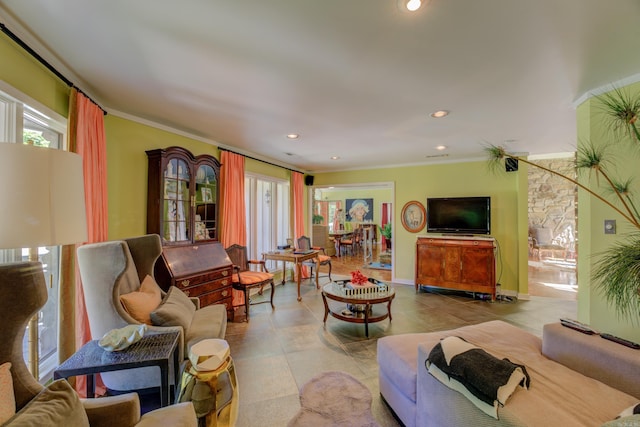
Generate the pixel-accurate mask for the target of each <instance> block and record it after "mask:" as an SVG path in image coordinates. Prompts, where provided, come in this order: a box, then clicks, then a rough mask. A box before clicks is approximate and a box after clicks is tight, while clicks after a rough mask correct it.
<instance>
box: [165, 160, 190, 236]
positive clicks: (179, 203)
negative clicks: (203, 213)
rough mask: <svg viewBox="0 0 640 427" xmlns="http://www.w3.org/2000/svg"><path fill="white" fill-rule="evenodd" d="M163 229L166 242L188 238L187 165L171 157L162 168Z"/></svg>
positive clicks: (188, 179) (188, 178)
mask: <svg viewBox="0 0 640 427" xmlns="http://www.w3.org/2000/svg"><path fill="white" fill-rule="evenodd" d="M163 173H164V198H163V213H162V218H163V221H162V223H163V230H162V237H163V238H164V240H165V241H167V242H182V241H188V240H189V239H190V237H189V235H190V230H189V218H190V211H189V209H190V203H189V201H190V200H189V182H190V180H191V177H190V175H189V165H188V164H187V163H186V162H185V161H184V160H181V159H175V158H174V159H171V160H169V161H168V162H167V164H166V166H165V169H164V172H163Z"/></svg>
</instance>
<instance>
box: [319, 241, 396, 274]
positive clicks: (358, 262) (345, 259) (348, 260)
mask: <svg viewBox="0 0 640 427" xmlns="http://www.w3.org/2000/svg"><path fill="white" fill-rule="evenodd" d="M379 251H380V245H373V256H372V262H379V260H380V257H379ZM331 265H332V270H331V272H332V274H339V275H345V276H348V275H349V274H350V273H351V272H352V271H355V270H360V272H361V273H362V274H364V275H365V276H367V277H371V278H374V279H378V280H382V281H386V282H389V281H391V270H390V269H388V270H381V269H377V268H369V267H368V265H365V261H364V255H363V253H362V251H361V250H360V251H357V250H356V251H355V252H354V253H353V254H350V253H348V252H347V253H346V254H344V255H342V256H340V257H332V258H331Z"/></svg>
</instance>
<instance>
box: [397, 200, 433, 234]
mask: <svg viewBox="0 0 640 427" xmlns="http://www.w3.org/2000/svg"><path fill="white" fill-rule="evenodd" d="M401 218H402V226H403V227H404V228H405V229H406V230H407V231H408V232H410V233H417V232H418V231H420V230H422V229H423V228H424V225H425V223H426V221H427V212H426V210H425V209H424V205H423V204H422V203H420V202H418V201H416V200H412V201H410V202H407V203H406V204H405V205H404V207H403V208H402V214H401Z"/></svg>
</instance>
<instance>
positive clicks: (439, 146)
mask: <svg viewBox="0 0 640 427" xmlns="http://www.w3.org/2000/svg"><path fill="white" fill-rule="evenodd" d="M446 149H447V146H446V145H436V150H439V151H442V150H446Z"/></svg>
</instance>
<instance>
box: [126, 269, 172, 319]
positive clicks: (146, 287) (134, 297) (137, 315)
mask: <svg viewBox="0 0 640 427" xmlns="http://www.w3.org/2000/svg"><path fill="white" fill-rule="evenodd" d="M120 302H121V303H122V306H123V307H124V309H125V310H126V312H127V313H129V314H130V315H131V317H133V318H134V319H136V320H137V321H138V322H140V323H146V324H147V325H151V324H152V322H151V312H152V311H153V310H155V309H156V308H158V306H159V305H160V303H161V302H162V290H161V289H160V286H158V284H157V283H156V281H155V279H154V278H153V277H151V276H149V275H148V274H147V276H146V277H145V278H144V280H143V281H142V284H141V285H140V289H138V290H137V291H134V292H129V293H128V294H124V295H120Z"/></svg>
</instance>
